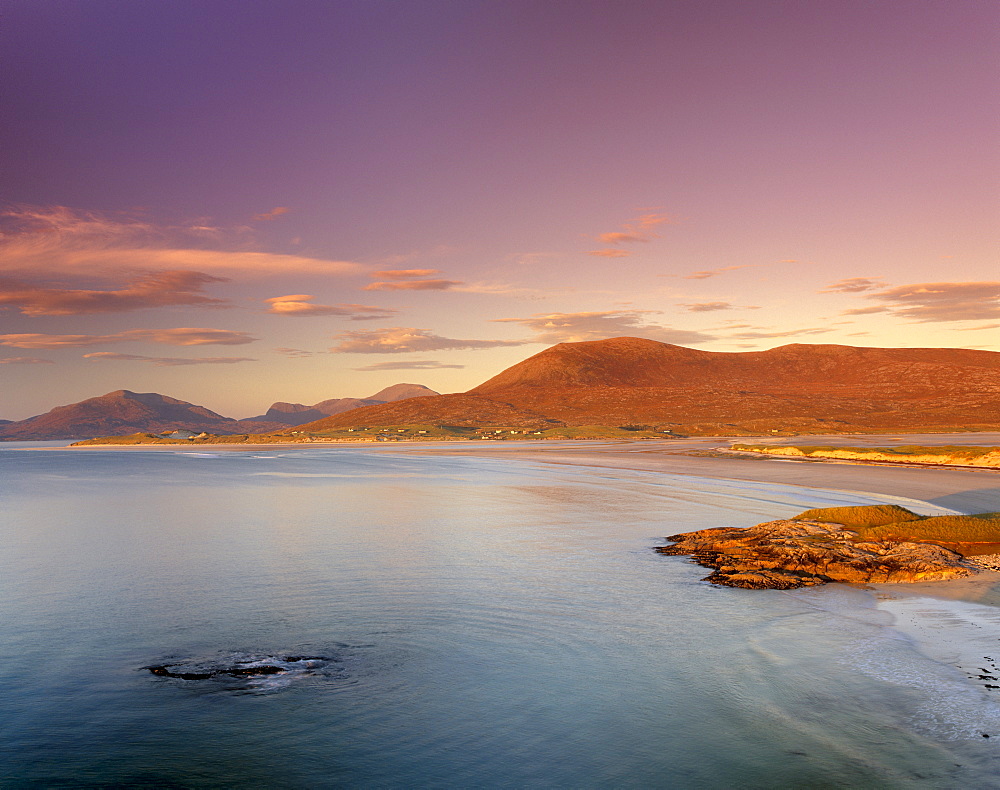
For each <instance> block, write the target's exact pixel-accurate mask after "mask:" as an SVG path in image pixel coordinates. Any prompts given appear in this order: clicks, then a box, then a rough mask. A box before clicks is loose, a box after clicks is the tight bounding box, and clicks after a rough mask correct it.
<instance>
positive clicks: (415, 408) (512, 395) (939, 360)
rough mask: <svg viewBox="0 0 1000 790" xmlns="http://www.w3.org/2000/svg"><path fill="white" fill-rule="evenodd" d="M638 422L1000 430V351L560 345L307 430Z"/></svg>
mask: <svg viewBox="0 0 1000 790" xmlns="http://www.w3.org/2000/svg"><path fill="white" fill-rule="evenodd" d="M418 422H419V423H436V424H451V425H472V426H481V425H496V424H509V425H524V426H526V427H527V426H536V425H542V424H546V423H547V424H559V423H563V424H566V425H609V426H616V425H636V424H648V425H658V426H662V427H670V428H673V429H674V430H677V431H678V432H683V433H706V434H731V433H737V434H738V433H762V432H770V431H784V430H794V431H809V432H849V431H869V432H877V431H885V430H891V431H917V430H949V429H950V430H983V429H986V428H990V429H996V428H997V427H1000V353H997V352H992V351H978V350H971V349H948V348H857V347H853V346H836V345H804V344H793V345H788V346H781V347H779V348H774V349H770V350H768V351H754V352H741V353H727V352H712V351H698V350H695V349H690V348H682V347H680V346H673V345H669V344H666V343H658V342H656V341H653V340H644V339H640V338H630V337H620V338H612V339H609V340H596V341H590V342H585V343H560V344H559V345H557V346H553V347H552V348H549V349H547V350H545V351H542V352H541V353H539V354H536V355H535V356H533V357H530V358H529V359H526V360H524V361H523V362H520V363H518V364H517V365H514V366H513V367H511V368H508V369H507V370H505V371H503V372H502V373H500V374H499V375H498V376H495V377H493V378H492V379H490V380H489V381H486V382H484V383H483V384H481V385H479V386H478V387H475V388H474V389H472V390H470V391H469V392H467V393H465V394H464V395H441V396H437V397H434V398H421V399H420V400H419V401H414V400H404V401H399V402H396V403H392V404H386V405H381V406H367V407H364V408H360V409H356V410H353V411H350V412H346V413H344V414H340V415H336V416H334V417H328V418H325V419H322V420H319V421H317V422H314V423H308V424H305V425H303V426H300V428H301V429H302V430H307V431H321V430H326V429H330V428H340V427H354V426H362V425H364V426H380V425H397V424H400V423H418Z"/></svg>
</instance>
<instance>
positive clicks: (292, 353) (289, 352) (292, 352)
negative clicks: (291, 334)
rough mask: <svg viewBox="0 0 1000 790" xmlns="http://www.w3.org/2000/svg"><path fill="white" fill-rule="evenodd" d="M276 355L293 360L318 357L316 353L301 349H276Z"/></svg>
mask: <svg viewBox="0 0 1000 790" xmlns="http://www.w3.org/2000/svg"><path fill="white" fill-rule="evenodd" d="M274 353H275V354H282V355H284V356H286V357H292V358H293V359H298V358H300V357H313V356H316V353H317V352H315V351H303V350H302V349H301V348H276V349H274Z"/></svg>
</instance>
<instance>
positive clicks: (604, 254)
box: [587, 250, 632, 258]
mask: <svg viewBox="0 0 1000 790" xmlns="http://www.w3.org/2000/svg"><path fill="white" fill-rule="evenodd" d="M631 254H632V253H631V252H629V251H628V250H587V255H596V256H597V257H598V258H627V257H628V256H629V255H631Z"/></svg>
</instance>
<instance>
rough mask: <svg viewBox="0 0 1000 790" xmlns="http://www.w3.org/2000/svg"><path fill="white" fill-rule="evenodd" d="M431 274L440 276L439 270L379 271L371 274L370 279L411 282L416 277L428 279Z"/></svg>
mask: <svg viewBox="0 0 1000 790" xmlns="http://www.w3.org/2000/svg"><path fill="white" fill-rule="evenodd" d="M432 274H441V270H440V269H381V270H379V271H377V272H372V277H374V278H375V279H376V280H413V279H415V278H417V277H430V276H431V275H432Z"/></svg>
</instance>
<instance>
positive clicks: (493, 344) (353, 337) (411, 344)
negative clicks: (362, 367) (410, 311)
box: [330, 326, 525, 354]
mask: <svg viewBox="0 0 1000 790" xmlns="http://www.w3.org/2000/svg"><path fill="white" fill-rule="evenodd" d="M334 339H335V340H339V341H340V342H339V343H338V344H337V345H335V346H333V347H332V348H331V349H330V351H332V352H334V353H335V354H404V353H410V352H413V351H441V350H444V349H476V348H497V347H500V346H520V345H523V344H524V343H525V341H523V340H458V339H455V338H450V337H441V336H439V335H435V334H432V333H431V332H430V331H429V330H427V329H414V328H412V327H398V326H397V327H390V328H387V329H374V330H369V331H358V332H341V333H340V334H338V335H336V336H335V337H334Z"/></svg>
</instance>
